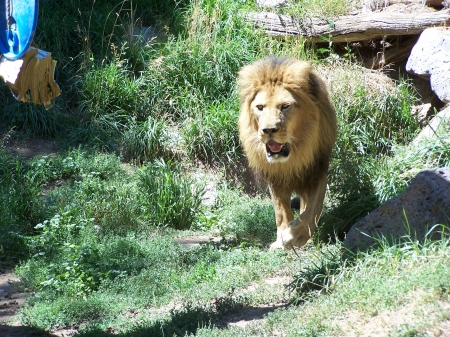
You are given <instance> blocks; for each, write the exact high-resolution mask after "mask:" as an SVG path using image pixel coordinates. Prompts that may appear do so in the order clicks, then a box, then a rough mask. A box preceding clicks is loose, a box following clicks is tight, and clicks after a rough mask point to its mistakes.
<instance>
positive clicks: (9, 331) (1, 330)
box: [0, 324, 56, 337]
mask: <svg viewBox="0 0 450 337" xmlns="http://www.w3.org/2000/svg"><path fill="white" fill-rule="evenodd" d="M0 336H2V337H56V335H54V334H51V333H50V332H46V331H45V330H42V329H38V328H33V327H29V326H9V325H3V324H0Z"/></svg>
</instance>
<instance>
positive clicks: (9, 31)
mask: <svg viewBox="0 0 450 337" xmlns="http://www.w3.org/2000/svg"><path fill="white" fill-rule="evenodd" d="M0 1H1V0H0ZM2 2H3V3H2V4H0V52H1V53H2V54H3V56H5V57H6V58H7V59H10V60H17V59H19V58H21V57H22V56H23V55H24V54H25V52H26V51H27V49H28V47H29V46H30V43H31V41H32V40H33V36H34V32H35V31H36V25H37V19H38V11H39V0H3V1H2Z"/></svg>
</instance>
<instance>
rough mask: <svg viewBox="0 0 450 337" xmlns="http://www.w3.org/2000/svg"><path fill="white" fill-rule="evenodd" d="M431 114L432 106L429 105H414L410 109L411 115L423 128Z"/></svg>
mask: <svg viewBox="0 0 450 337" xmlns="http://www.w3.org/2000/svg"><path fill="white" fill-rule="evenodd" d="M432 113H433V105H432V104H431V103H425V104H420V105H414V106H412V107H411V115H413V116H414V117H416V118H417V120H418V122H419V124H420V125H421V126H425V125H426V124H427V122H428V120H429V117H430V116H431V114H432Z"/></svg>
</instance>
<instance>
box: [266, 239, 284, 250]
mask: <svg viewBox="0 0 450 337" xmlns="http://www.w3.org/2000/svg"><path fill="white" fill-rule="evenodd" d="M277 249H284V244H283V241H281V240H277V241H275V242H272V243H271V244H270V248H269V250H270V251H271V252H273V251H274V250H277Z"/></svg>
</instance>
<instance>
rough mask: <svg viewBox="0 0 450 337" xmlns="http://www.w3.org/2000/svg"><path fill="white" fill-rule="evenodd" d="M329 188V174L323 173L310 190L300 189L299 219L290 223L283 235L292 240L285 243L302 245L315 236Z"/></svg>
mask: <svg viewBox="0 0 450 337" xmlns="http://www.w3.org/2000/svg"><path fill="white" fill-rule="evenodd" d="M326 189H327V176H326V174H322V175H321V176H320V177H319V179H318V180H317V182H316V184H314V186H312V187H311V189H310V190H309V191H299V194H300V197H301V201H302V205H301V211H300V216H299V217H298V219H295V220H294V221H291V222H290V223H289V228H288V229H287V230H285V232H284V233H282V235H283V236H284V237H286V238H287V237H289V238H290V240H289V241H286V242H285V245H290V246H296V247H301V246H303V245H305V244H306V243H307V242H308V241H309V239H311V237H312V236H313V234H314V232H315V231H316V228H317V223H318V221H319V218H320V215H321V214H322V209H323V200H324V198H325V192H326Z"/></svg>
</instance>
